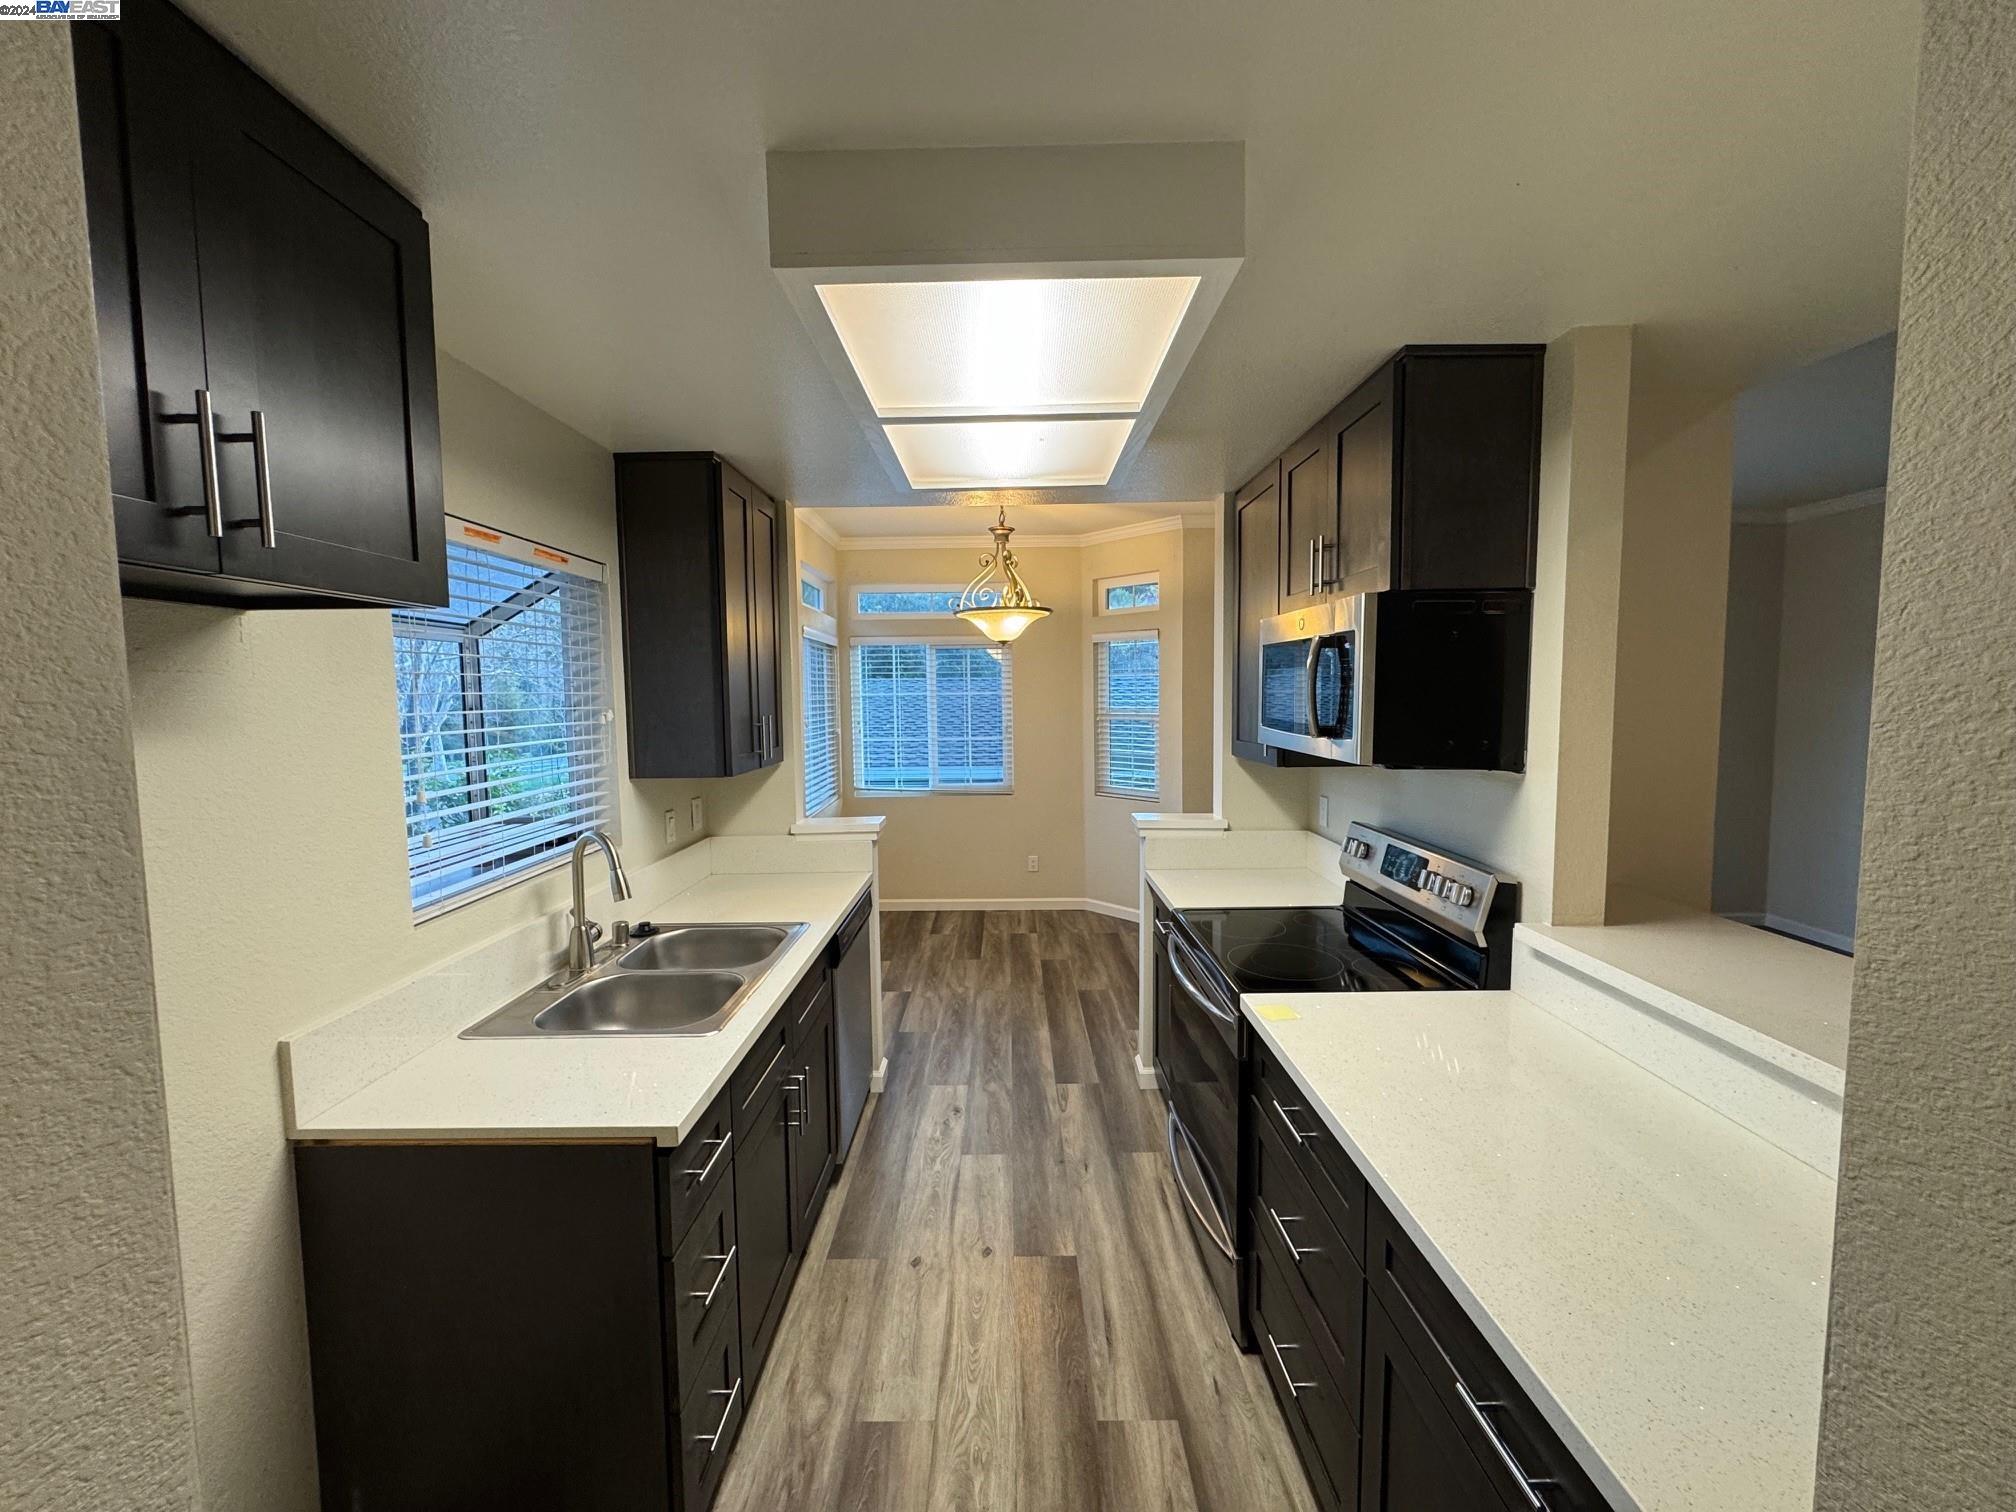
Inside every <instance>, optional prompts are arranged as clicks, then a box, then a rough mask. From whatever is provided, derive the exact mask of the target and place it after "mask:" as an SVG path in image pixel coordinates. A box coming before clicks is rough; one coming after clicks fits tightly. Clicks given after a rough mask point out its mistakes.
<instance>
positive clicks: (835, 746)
mask: <svg viewBox="0 0 2016 1512" xmlns="http://www.w3.org/2000/svg"><path fill="white" fill-rule="evenodd" d="M799 643H800V644H801V645H802V646H803V647H804V652H803V657H804V660H803V662H802V663H801V666H800V672H801V682H800V689H801V691H802V693H803V695H804V696H803V699H802V702H803V704H804V710H803V713H804V720H805V816H806V817H807V818H808V819H809V818H813V817H816V816H817V815H819V814H823V813H825V812H826V810H827V809H829V808H831V807H832V806H833V805H834V803H835V802H837V801H838V799H839V797H840V731H839V728H838V715H839V710H838V709H837V708H835V707H834V701H835V699H836V697H837V696H838V690H837V689H836V688H835V686H834V678H833V671H834V667H833V661H834V651H833V642H832V641H830V640H828V639H827V638H826V637H824V636H822V635H816V634H814V633H813V632H811V631H809V630H808V631H806V632H805V633H804V634H803V635H802V636H801V637H800V638H799Z"/></svg>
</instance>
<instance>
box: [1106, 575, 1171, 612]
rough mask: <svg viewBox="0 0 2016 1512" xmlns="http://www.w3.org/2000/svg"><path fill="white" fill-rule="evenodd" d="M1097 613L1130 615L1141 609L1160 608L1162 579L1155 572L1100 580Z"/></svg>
mask: <svg viewBox="0 0 2016 1512" xmlns="http://www.w3.org/2000/svg"><path fill="white" fill-rule="evenodd" d="M1098 588H1099V612H1100V613H1101V614H1132V613H1134V612H1135V611H1137V610H1141V609H1159V608H1161V607H1162V577H1161V574H1160V573H1155V572H1137V573H1135V574H1134V575H1133V576H1131V577H1109V578H1101V579H1099V583H1098Z"/></svg>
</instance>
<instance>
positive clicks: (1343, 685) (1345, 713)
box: [1254, 593, 1378, 766]
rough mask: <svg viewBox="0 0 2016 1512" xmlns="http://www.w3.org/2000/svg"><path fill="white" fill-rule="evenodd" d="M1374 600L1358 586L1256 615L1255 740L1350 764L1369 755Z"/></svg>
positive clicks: (1369, 757) (1370, 747) (1370, 744)
mask: <svg viewBox="0 0 2016 1512" xmlns="http://www.w3.org/2000/svg"><path fill="white" fill-rule="evenodd" d="M1377 606H1378V600H1377V598H1376V597H1374V596H1372V595H1368V594H1362V593H1359V594H1353V595H1352V596H1351V597H1349V598H1340V599H1332V600H1331V601H1330V602H1329V603H1327V604H1317V605H1315V606H1314V607H1312V608H1308V609H1298V610H1296V611H1294V612H1293V613H1292V614H1278V615H1276V616H1275V617H1274V618H1273V619H1270V620H1263V621H1261V624H1260V675H1259V677H1258V678H1256V679H1255V682H1254V686H1255V689H1256V692H1255V695H1254V696H1255V697H1257V698H1258V699H1259V700H1260V741H1261V744H1263V745H1270V746H1275V747H1278V748H1279V749H1281V750H1284V751H1300V752H1302V753H1304V754H1305V755H1309V756H1321V757H1323V758H1325V759H1326V760H1330V761H1343V762H1349V763H1351V764H1352V765H1354V766H1355V765H1358V764H1361V763H1363V762H1367V761H1369V760H1370V759H1371V755H1372V651H1373V640H1374V632H1375V629H1376V625H1375V621H1376V619H1377Z"/></svg>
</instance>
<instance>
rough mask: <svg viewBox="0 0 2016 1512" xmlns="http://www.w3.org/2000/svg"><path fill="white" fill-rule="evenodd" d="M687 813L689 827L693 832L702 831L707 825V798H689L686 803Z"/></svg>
mask: <svg viewBox="0 0 2016 1512" xmlns="http://www.w3.org/2000/svg"><path fill="white" fill-rule="evenodd" d="M686 815H687V819H688V821H689V827H690V828H691V829H692V831H693V833H694V834H696V835H697V834H699V833H700V831H702V830H703V829H705V828H706V827H707V807H706V800H705V799H703V798H694V799H691V800H689V801H688V803H687V805H686Z"/></svg>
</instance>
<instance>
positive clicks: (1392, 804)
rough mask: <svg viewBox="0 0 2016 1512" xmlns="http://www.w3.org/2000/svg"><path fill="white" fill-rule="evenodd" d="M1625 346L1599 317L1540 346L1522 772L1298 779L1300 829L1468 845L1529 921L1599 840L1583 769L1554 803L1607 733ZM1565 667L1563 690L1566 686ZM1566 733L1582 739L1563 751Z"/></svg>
mask: <svg viewBox="0 0 2016 1512" xmlns="http://www.w3.org/2000/svg"><path fill="white" fill-rule="evenodd" d="M1630 355H1631V344H1630V336H1629V332H1627V331H1622V330H1618V329H1615V328H1604V327H1592V328H1588V329H1584V330H1577V331H1571V332H1569V333H1568V334H1567V335H1565V336H1562V337H1561V338H1560V339H1558V340H1556V341H1555V342H1553V343H1552V344H1550V345H1549V347H1548V348H1547V370H1546V394H1545V403H1544V406H1543V411H1542V419H1541V445H1540V523H1539V541H1540V549H1539V563H1538V567H1539V578H1538V585H1537V588H1536V590H1535V594H1534V610H1533V673H1532V683H1531V694H1530V707H1529V712H1528V716H1527V767H1526V772H1525V774H1524V775H1523V776H1513V775H1509V774H1504V773H1491V772H1404V771H1385V770H1381V769H1378V768H1372V767H1348V768H1319V769H1314V770H1313V772H1312V774H1311V775H1310V777H1309V779H1308V780H1309V784H1310V785H1309V796H1308V824H1309V827H1310V828H1312V829H1320V830H1321V831H1322V832H1323V833H1324V834H1326V835H1328V836H1329V837H1330V838H1331V839H1333V840H1335V839H1341V838H1342V837H1343V835H1344V831H1345V828H1346V826H1348V825H1349V824H1350V823H1351V822H1352V821H1354V820H1359V821H1364V822H1367V823H1372V824H1379V825H1382V826H1386V827H1388V828H1392V829H1395V830H1399V831H1400V832H1402V833H1405V834H1412V835H1417V836H1419V837H1420V838H1421V839H1423V840H1427V841H1430V842H1432V843H1434V844H1438V845H1442V846H1445V847H1447V848H1448V849H1450V850H1454V851H1458V852H1461V853H1463V854H1466V855H1470V856H1474V857H1476V858H1477V859H1479V860H1481V861H1484V862H1486V863H1488V864H1490V865H1492V866H1494V867H1498V868H1501V869H1503V870H1504V871H1506V872H1508V873H1509V874H1510V875H1512V876H1514V877H1517V878H1518V879H1519V881H1520V882H1521V883H1522V884H1523V887H1524V893H1523V896H1522V899H1521V910H1522V913H1523V916H1524V917H1525V918H1527V919H1529V920H1546V919H1550V918H1554V917H1555V916H1556V908H1555V902H1554V899H1555V895H1556V892H1557V885H1556V877H1557V873H1558V872H1559V870H1560V867H1559V866H1557V854H1561V855H1562V856H1563V857H1564V859H1565V861H1566V862H1567V863H1569V864H1573V865H1579V864H1581V863H1582V861H1583V860H1586V857H1587V854H1588V853H1589V851H1590V849H1591V847H1600V845H1601V844H1602V835H1603V832H1604V828H1603V826H1602V825H1601V824H1598V823H1594V822H1592V821H1591V819H1589V818H1587V817H1585V814H1587V813H1588V811H1591V810H1598V811H1600V810H1601V808H1602V802H1601V793H1602V789H1601V788H1600V787H1599V786H1597V784H1596V782H1595V780H1594V778H1593V777H1590V778H1589V779H1588V780H1587V781H1586V782H1585V783H1584V784H1582V785H1577V786H1569V785H1567V784H1560V785H1559V791H1560V792H1562V793H1564V794H1567V795H1568V796H1566V797H1564V798H1562V799H1561V800H1560V802H1559V803H1558V805H1557V800H1556V793H1557V773H1559V772H1560V771H1561V770H1562V769H1563V768H1564V766H1565V765H1567V764H1570V763H1578V764H1579V765H1578V766H1577V769H1578V770H1580V771H1582V772H1583V773H1585V774H1590V773H1593V772H1594V771H1595V770H1597V769H1598V768H1599V767H1600V766H1601V765H1602V763H1603V757H1604V755H1605V754H1606V753H1607V750H1608V745H1609V739H1610V725H1609V711H1610V699H1611V677H1610V675H1609V670H1608V669H1609V656H1610V653H1609V648H1610V646H1611V645H1612V644H1613V640H1612V638H1611V634H1610V627H1611V626H1614V623H1615V608H1614V606H1615V603H1616V597H1617V586H1616V548H1615V542H1616V539H1617V534H1618V520H1619V518H1620V514H1621V510H1622V506H1623V499H1622V482H1623V465H1622V464H1623V454H1624V421H1625V414H1626V406H1625V402H1624V396H1625V392H1626V391H1627V390H1628V387H1629V383H1630ZM1571 626H1572V627H1573V648H1572V652H1571V650H1570V627H1571ZM1571 675H1572V676H1573V677H1574V678H1575V679H1576V680H1575V682H1574V683H1573V685H1572V696H1564V683H1565V681H1566V679H1568V678H1569V677H1570V676H1571ZM1571 740H1577V741H1580V742H1582V745H1581V746H1580V747H1577V748H1574V749H1572V750H1571V745H1570V743H1571ZM1592 743H1593V744H1595V745H1597V746H1598V749H1597V750H1595V751H1591V750H1589V749H1588V748H1587V747H1588V746H1589V745H1590V744H1592ZM1235 764H1236V765H1241V766H1243V765H1245V763H1235ZM1298 775H1299V774H1298ZM1319 798H1328V799H1329V801H1330V804H1329V806H1330V816H1329V821H1330V822H1329V823H1328V824H1327V825H1319V824H1318V823H1317V800H1318V799H1319ZM1564 836H1565V838H1563V837H1564ZM1578 847H1579V848H1578Z"/></svg>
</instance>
